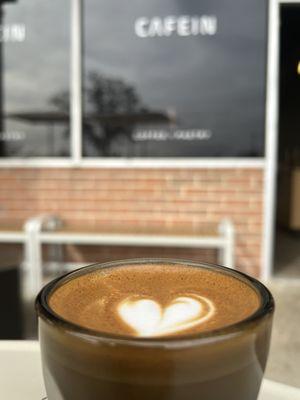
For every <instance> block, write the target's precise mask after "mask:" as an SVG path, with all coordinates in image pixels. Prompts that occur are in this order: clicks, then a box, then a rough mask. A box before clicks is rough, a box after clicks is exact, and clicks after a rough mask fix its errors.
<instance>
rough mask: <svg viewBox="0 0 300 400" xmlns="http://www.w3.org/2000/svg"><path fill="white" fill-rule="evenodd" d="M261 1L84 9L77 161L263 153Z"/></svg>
mask: <svg viewBox="0 0 300 400" xmlns="http://www.w3.org/2000/svg"><path fill="white" fill-rule="evenodd" d="M266 21H267V2H266V1H261V0H253V1H248V0H240V1H236V0H224V1H222V2H220V1H219V0H201V1H189V2H184V1H181V0H166V1H164V2H161V1H160V0H150V1H141V0H132V1H131V2H129V3H126V5H124V6H122V5H120V2H119V1H117V0H111V1H109V2H107V1H105V0H89V1H85V23H84V26H85V35H84V36H85V45H84V49H85V54H84V62H85V89H84V92H85V102H84V104H85V114H84V123H83V128H84V137H83V154H84V156H90V157H96V156H101V157H172V156H175V157H176V156H181V157H198V156H203V157H205V156H206V157H227V156H228V157H259V156H263V154H264V112H265V110H264V104H265V62H266V60H265V57H266V55H265V48H266V46H265V45H266Z"/></svg>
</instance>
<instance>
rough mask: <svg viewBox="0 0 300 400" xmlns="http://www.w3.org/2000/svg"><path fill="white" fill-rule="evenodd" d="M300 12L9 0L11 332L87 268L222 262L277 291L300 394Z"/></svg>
mask: <svg viewBox="0 0 300 400" xmlns="http://www.w3.org/2000/svg"><path fill="white" fill-rule="evenodd" d="M299 4H300V2H299ZM299 4H298V3H297V2H291V3H288V2H282V3H281V2H280V1H271V2H270V4H269V2H268V1H266V0H264V1H261V0H252V1H248V0H238V1H237V0H223V1H220V0H201V1H194V0H190V1H188V2H184V1H182V0H166V1H164V2H161V1H159V0H151V1H147V2H146V1H141V0H132V1H131V2H130V4H126V5H125V4H124V5H123V4H121V3H120V2H119V1H117V0H110V1H109V2H108V1H104V0H85V1H83V0H64V1H61V0H52V1H51V2H49V1H47V2H45V1H44V2H43V1H40V0H1V1H0V18H1V21H0V320H1V322H0V338H2V339H32V338H36V337H37V331H36V319H35V316H34V309H33V301H34V297H35V296H36V294H37V293H38V291H39V289H40V288H41V286H42V285H43V284H44V283H46V282H47V281H48V280H49V279H52V278H54V277H56V276H59V275H60V274H63V273H65V272H67V271H70V270H72V269H74V268H76V267H78V266H82V265H86V264H89V263H93V262H103V261H108V260H109V261H110V260H116V259H124V258H135V257H173V258H189V259H194V260H197V261H199V260H201V261H207V262H219V263H222V264H225V265H227V266H229V267H234V268H237V269H239V270H241V271H243V272H246V273H248V274H250V275H252V276H254V277H257V278H260V279H263V280H264V281H266V282H267V283H268V285H269V286H270V288H271V289H272V291H273V293H274V295H275V298H276V300H277V310H278V311H277V316H276V318H275V332H274V335H273V344H272V346H273V349H274V350H273V351H272V352H271V360H270V363H269V372H268V374H269V376H270V377H272V378H274V379H277V380H281V381H282V380H283V381H284V382H286V383H290V384H293V385H298V386H299V385H300V384H299V379H298V378H299V376H298V377H297V371H299V366H300V340H299V337H300V335H298V334H296V333H297V332H298V333H299V325H300V324H299V311H300V246H299V244H300V235H299V231H300V207H299V202H300V168H299V164H300V140H299V135H298V132H299V128H300V120H299V113H298V108H299V102H300V91H299V89H300V56H299V54H300V53H299V39H300V7H299ZM295 316H296V317H295Z"/></svg>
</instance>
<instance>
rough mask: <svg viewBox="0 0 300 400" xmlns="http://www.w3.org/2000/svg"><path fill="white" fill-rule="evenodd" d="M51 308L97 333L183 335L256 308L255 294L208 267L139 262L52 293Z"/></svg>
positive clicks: (85, 277) (78, 280) (242, 316)
mask: <svg viewBox="0 0 300 400" xmlns="http://www.w3.org/2000/svg"><path fill="white" fill-rule="evenodd" d="M49 304H50V307H51V308H52V309H53V310H54V311H55V312H56V313H57V314H59V315H60V316H61V317H63V318H64V319H66V320H68V321H71V322H73V323H76V324H78V325H80V326H83V327H86V328H89V329H93V330H96V331H99V332H106V333H114V334H121V335H129V336H136V337H160V336H174V335H183V334H184V335H186V334H192V333H197V332H205V331H209V330H214V329H218V328H221V327H225V326H227V325H231V324H233V323H236V322H238V321H241V320H243V319H245V318H247V317H248V316H250V315H251V314H252V313H253V312H255V311H256V310H257V308H258V307H259V305H260V300H259V297H258V295H257V293H256V292H255V291H254V289H252V288H251V287H250V286H249V285H247V284H246V283H244V282H242V281H241V280H239V279H237V278H234V277H232V276H229V275H227V274H223V273H220V272H215V271H212V270H209V269H206V268H195V267H190V266H186V265H182V266H181V265H168V264H165V265H162V264H141V265H126V266H120V267H114V268H104V269H99V270H97V271H94V272H91V273H88V274H86V275H82V276H80V277H78V278H75V279H73V280H71V281H69V282H67V283H65V284H64V285H62V286H60V287H59V288H58V289H56V290H55V291H54V293H53V294H52V295H51V297H50V300H49Z"/></svg>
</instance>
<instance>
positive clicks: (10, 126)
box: [0, 0, 70, 157]
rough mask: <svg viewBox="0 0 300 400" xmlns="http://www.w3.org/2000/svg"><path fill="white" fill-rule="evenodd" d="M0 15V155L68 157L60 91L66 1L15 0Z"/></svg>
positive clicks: (65, 81) (66, 47)
mask: <svg viewBox="0 0 300 400" xmlns="http://www.w3.org/2000/svg"><path fill="white" fill-rule="evenodd" d="M2 11H3V15H2V24H1V29H0V44H1V46H2V54H3V60H2V66H1V67H2V73H1V76H2V94H3V101H2V102H1V105H2V110H1V113H2V118H1V136H0V156H1V157H52V156H55V157H62V156H68V155H69V154H70V149H69V147H70V129H69V125H70V124H69V99H68V96H65V97H64V96H63V95H62V94H61V91H62V90H68V87H69V58H70V40H69V39H70V38H69V36H70V35H69V30H70V28H69V21H70V3H69V1H61V0H51V1H40V0H18V1H10V2H4V4H3V5H2ZM58 94H59V96H58ZM62 102H63V103H62Z"/></svg>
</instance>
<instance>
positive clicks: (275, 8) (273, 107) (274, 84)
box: [262, 0, 300, 280]
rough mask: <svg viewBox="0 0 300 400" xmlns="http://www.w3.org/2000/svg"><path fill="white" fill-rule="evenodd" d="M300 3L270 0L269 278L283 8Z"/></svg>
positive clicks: (266, 226)
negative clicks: (281, 8)
mask: <svg viewBox="0 0 300 400" xmlns="http://www.w3.org/2000/svg"><path fill="white" fill-rule="evenodd" d="M297 3H298V4H300V0H270V1H269V28H268V30H269V32H268V38H269V39H268V62H267V65H268V68H267V98H266V101H267V106H266V166H265V174H264V179H265V184H264V232H263V234H264V235H263V249H264V250H263V260H262V265H263V274H262V278H263V279H265V280H267V279H269V278H270V277H271V276H272V275H273V272H274V265H273V264H274V245H275V218H276V203H277V202H276V188H277V154H278V115H279V109H278V104H279V49H280V40H279V37H280V36H279V35H280V7H281V5H282V4H297Z"/></svg>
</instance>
